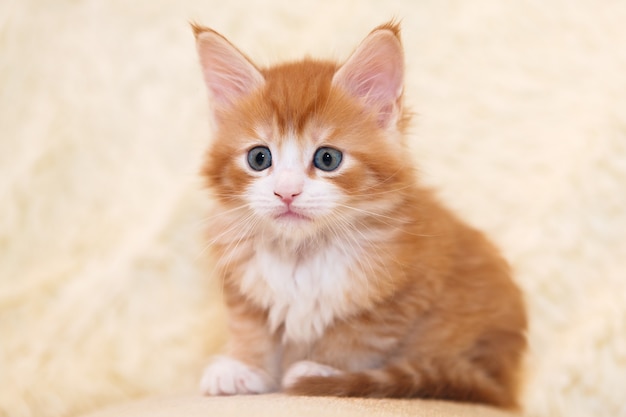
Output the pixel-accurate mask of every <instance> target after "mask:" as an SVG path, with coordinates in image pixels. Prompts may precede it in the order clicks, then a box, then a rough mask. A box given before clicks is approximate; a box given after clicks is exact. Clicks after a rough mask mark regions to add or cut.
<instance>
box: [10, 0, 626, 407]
mask: <svg viewBox="0 0 626 417" xmlns="http://www.w3.org/2000/svg"><path fill="white" fill-rule="evenodd" d="M392 17H397V18H401V19H402V22H403V37H404V43H405V48H406V54H407V65H408V73H407V88H406V90H407V100H408V103H409V104H410V105H411V107H412V108H413V109H414V110H415V111H416V113H417V114H418V116H417V117H416V119H415V123H414V129H413V132H414V134H413V138H412V139H411V140H412V143H413V150H414V153H415V158H416V160H417V161H419V163H420V166H421V172H422V175H423V177H424V180H425V181H426V182H428V183H430V184H433V185H435V186H437V187H438V189H439V190H440V194H441V196H442V198H443V199H444V200H445V201H446V202H448V203H449V204H450V205H451V206H453V207H454V208H455V209H456V210H457V211H459V212H460V213H461V214H462V215H463V216H464V217H465V218H466V219H468V220H469V221H470V222H472V223H473V224H475V225H477V226H479V227H481V228H483V229H484V230H486V231H487V232H488V233H490V234H491V236H492V237H493V239H494V240H495V241H496V242H497V243H498V244H499V245H500V246H501V247H502V248H503V250H504V252H505V253H506V255H507V256H508V258H509V259H510V260H511V262H512V264H513V266H514V268H515V270H516V272H517V280H518V282H519V283H520V285H521V286H522V287H523V288H524V290H525V291H526V294H527V300H528V305H529V308H530V313H531V320H532V323H531V326H532V327H531V331H530V340H531V355H530V356H529V361H528V369H529V371H528V378H527V379H528V383H527V389H526V393H525V405H526V410H527V413H528V415H530V416H546V417H547V416H550V417H558V416H568V417H578V416H580V417H583V416H594V417H602V416H611V417H616V416H626V400H625V399H624V398H625V397H624V392H625V391H624V387H625V386H626V23H625V22H626V2H623V1H611V0H601V1H595V2H593V1H585V0H570V1H564V0H563V1H562V0H552V1H540V0H527V1H501V0H475V1H471V2H470V1H454V0H446V1H438V0H437V1H436V0H420V1H411V0H404V1H403V0H386V1H384V2H382V1H381V2H375V1H369V2H365V1H360V2H359V1H342V0H324V1H321V0H306V1H300V2H294V1H291V0H272V1H265V0H263V1H262V0H250V1H240V2H234V1H233V2H228V1H218V0H206V1H200V0H183V1H178V2H174V1H165V0H139V1H132V2H130V1H122V0H111V1H104V0H91V1H87V0H72V1H70V0H58V1H39V2H37V1H34V0H3V1H2V2H0V415H3V416H11V417H26V416H38V417H61V416H74V415H77V414H78V413H80V412H82V411H86V410H92V409H95V408H97V407H100V406H102V405H104V404H109V403H112V402H116V401H122V400H124V399H128V398H131V397H138V396H143V395H148V394H155V393H169V392H178V391H188V390H191V389H193V387H194V386H195V383H196V381H197V378H198V376H199V374H200V371H201V368H202V365H203V364H204V362H205V359H206V357H207V356H208V355H209V354H210V353H211V352H214V351H215V350H216V349H218V348H219V346H220V344H221V343H222V342H223V339H224V325H223V311H222V308H221V307H220V302H219V290H218V289H217V288H218V287H217V286H216V285H215V282H214V281H213V280H211V265H209V263H208V261H207V260H206V256H205V248H204V244H203V241H202V233H203V227H202V225H203V216H205V210H206V207H207V206H208V204H210V200H209V198H208V197H207V195H206V193H205V192H203V191H202V190H201V187H200V181H199V178H198V177H197V171H198V168H199V165H200V158H201V153H202V150H203V149H204V147H205V145H206V143H207V141H208V138H209V125H208V113H207V102H206V101H207V100H206V94H205V91H204V86H203V85H202V80H201V76H200V71H199V68H198V64H197V59H196V55H195V49H194V41H193V36H192V34H191V31H190V29H189V26H188V24H187V22H188V21H189V20H195V21H197V22H200V23H202V24H205V25H208V26H212V27H213V28H215V29H217V30H219V31H221V32H222V33H224V34H225V35H226V36H228V37H229V38H230V39H231V40H232V41H233V42H234V43H235V44H237V45H238V46H239V47H240V48H241V49H242V50H243V51H245V52H246V53H247V54H248V55H249V56H251V57H252V58H253V59H255V60H256V61H257V62H258V63H259V64H261V65H266V64H269V63H271V62H275V61H277V60H281V59H292V58H297V57H300V56H302V55H304V54H310V55H312V56H315V57H327V58H337V59H344V58H345V57H347V55H348V54H349V52H350V51H351V50H352V48H354V47H355V46H356V44H357V43H358V42H359V40H360V39H361V38H362V37H364V36H365V35H366V34H367V33H368V32H369V30H371V29H372V28H373V27H375V26H377V25H378V24H380V23H382V22H384V21H385V20H388V19H389V18H392Z"/></svg>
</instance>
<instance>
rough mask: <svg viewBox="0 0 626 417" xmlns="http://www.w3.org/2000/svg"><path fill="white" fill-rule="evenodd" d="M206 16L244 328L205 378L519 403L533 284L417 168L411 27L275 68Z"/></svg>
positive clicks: (223, 205) (222, 255)
mask: <svg viewBox="0 0 626 417" xmlns="http://www.w3.org/2000/svg"><path fill="white" fill-rule="evenodd" d="M193 29H194V32H195V36H196V41H197V48H198V53H199V57H200V63H201V66H202V72H203V75H204V81H205V83H206V85H207V87H208V92H209V96H210V99H211V102H212V112H211V115H212V118H213V122H214V126H215V132H214V138H213V141H212V143H211V147H210V149H209V151H208V153H207V155H206V163H205V165H204V168H203V175H204V176H205V177H206V181H207V183H208V186H209V188H210V190H211V191H212V192H213V194H214V195H215V198H216V212H215V213H214V216H213V217H212V219H213V223H212V225H211V227H210V232H211V242H210V243H211V246H212V248H213V250H214V252H215V254H216V255H217V259H218V261H217V266H218V269H219V272H220V276H221V277H222V279H223V285H224V295H225V300H226V303H227V306H228V310H229V329H230V341H229V343H228V345H227V349H226V352H225V355H224V356H218V357H215V358H214V359H213V361H212V362H211V364H210V365H209V366H208V367H207V368H206V370H205V372H204V376H203V378H202V381H201V388H202V390H203V392H204V393H205V394H208V395H229V394H256V393H265V392H272V391H277V390H282V391H286V392H288V393H291V394H302V395H333V396H365V397H422V398H440V399H449V400H457V401H471V402H481V403H487V404H492V405H496V406H502V407H515V406H516V405H517V401H516V397H517V388H518V381H519V379H520V367H521V362H522V357H523V354H524V351H525V348H526V338H525V330H526V315H525V310H524V305H523V302H522V296H521V294H520V291H519V289H518V288H517V286H516V285H515V284H514V283H513V281H512V280H511V274H510V271H509V267H508V265H507V263H506V262H505V261H504V260H503V259H502V257H501V256H500V254H499V253H498V251H497V249H496V248H495V247H494V246H492V245H491V243H489V242H488V241H487V239H486V238H485V237H484V236H483V235H482V234H481V233H480V232H478V231H476V230H475V229H473V228H471V227H469V226H467V225H465V224H464V223H463V222H462V221H460V220H459V219H458V218H457V217H455V215H454V214H452V213H451V212H450V211H448V210H447V209H446V208H444V207H443V206H442V205H441V204H440V203H439V202H438V201H437V200H436V198H435V197H434V196H433V194H432V193H431V192H430V191H429V190H427V189H425V188H423V187H421V186H420V185H419V182H418V181H417V178H416V172H415V169H414V162H413V160H412V158H411V156H410V153H409V152H408V150H407V147H406V146H405V142H406V138H405V129H406V126H407V123H408V119H409V116H408V114H407V113H406V112H405V110H404V109H403V107H402V93H403V77H404V58H403V50H402V46H401V43H400V35H399V27H398V25H396V24H394V23H388V24H385V25H382V26H380V27H378V28H376V29H374V31H372V32H371V33H370V34H369V35H368V36H367V37H366V38H365V40H363V42H362V43H361V44H360V45H359V46H358V47H357V49H356V50H355V52H354V53H353V54H352V55H351V56H350V57H349V58H348V60H347V61H346V62H344V63H343V64H336V63H334V62H328V61H319V60H312V59H304V60H302V61H298V62H292V63H286V64H280V65H276V66H272V67H270V68H259V67H257V66H256V65H254V64H253V63H252V62H251V61H250V60H249V59H248V58H247V57H246V56H245V55H244V54H242V53H241V52H240V51H239V50H237V49H236V48H235V47H234V46H233V45H232V44H231V43H230V42H228V41H227V40H226V39H225V38H224V37H223V36H221V35H219V34H218V33H216V32H214V31H213V30H211V29H208V28H204V27H201V26H196V25H194V26H193Z"/></svg>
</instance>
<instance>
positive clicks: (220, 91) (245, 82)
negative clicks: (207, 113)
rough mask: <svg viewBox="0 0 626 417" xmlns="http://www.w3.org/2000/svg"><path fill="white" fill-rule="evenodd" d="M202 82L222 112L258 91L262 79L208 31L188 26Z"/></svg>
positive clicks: (259, 74) (254, 69) (224, 42)
mask: <svg viewBox="0 0 626 417" xmlns="http://www.w3.org/2000/svg"><path fill="white" fill-rule="evenodd" d="M191 27H192V29H193V32H194V35H195V37H196V46H197V49H198V55H199V57H200V65H201V66H202V74H203V75H204V82H205V83H206V86H207V88H208V90H209V95H210V96H211V98H212V99H213V101H214V105H215V106H216V108H215V110H219V109H224V108H228V107H230V106H232V105H233V104H235V102H236V101H238V100H240V99H241V98H243V97H245V96H247V95H249V94H251V93H252V92H253V91H255V90H256V89H258V88H260V87H261V86H262V85H263V83H264V82H265V80H264V79H263V75H262V74H261V72H260V71H259V70H258V69H257V68H256V67H255V66H254V64H253V63H252V62H251V61H250V60H249V59H248V58H246V56H245V55H244V54H242V53H241V52H240V51H239V50H238V49H237V48H235V47H234V46H233V45H232V44H231V43H230V42H228V40H226V38H224V37H223V36H222V35H220V34H219V33H217V32H215V31H214V30H212V29H209V28H206V27H203V26H200V25H197V24H195V23H192V24H191Z"/></svg>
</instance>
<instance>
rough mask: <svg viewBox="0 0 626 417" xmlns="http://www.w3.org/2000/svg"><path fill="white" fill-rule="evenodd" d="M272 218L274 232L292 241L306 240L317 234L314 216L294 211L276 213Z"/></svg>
mask: <svg viewBox="0 0 626 417" xmlns="http://www.w3.org/2000/svg"><path fill="white" fill-rule="evenodd" d="M271 219H272V221H271V223H272V226H273V227H272V229H273V231H274V233H275V234H276V235H278V236H280V238H282V239H286V240H290V241H301V240H306V239H307V238H309V237H311V236H312V235H315V234H316V232H317V229H318V225H317V222H316V221H315V219H314V218H313V217H310V216H307V215H304V214H302V213H298V212H294V211H286V212H284V213H280V214H275V215H273V216H272V218H271Z"/></svg>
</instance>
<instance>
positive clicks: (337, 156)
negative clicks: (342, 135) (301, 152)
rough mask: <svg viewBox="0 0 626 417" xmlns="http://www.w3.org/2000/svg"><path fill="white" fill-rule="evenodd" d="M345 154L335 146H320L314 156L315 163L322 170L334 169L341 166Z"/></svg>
mask: <svg viewBox="0 0 626 417" xmlns="http://www.w3.org/2000/svg"><path fill="white" fill-rule="evenodd" d="M342 158H343V154H342V153H341V151H338V150H337V149H334V148H326V147H323V148H319V149H318V150H317V151H315V155H314V156H313V165H315V167H316V168H318V169H321V170H322V171H334V170H336V169H337V168H339V165H340V164H341V159H342Z"/></svg>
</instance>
